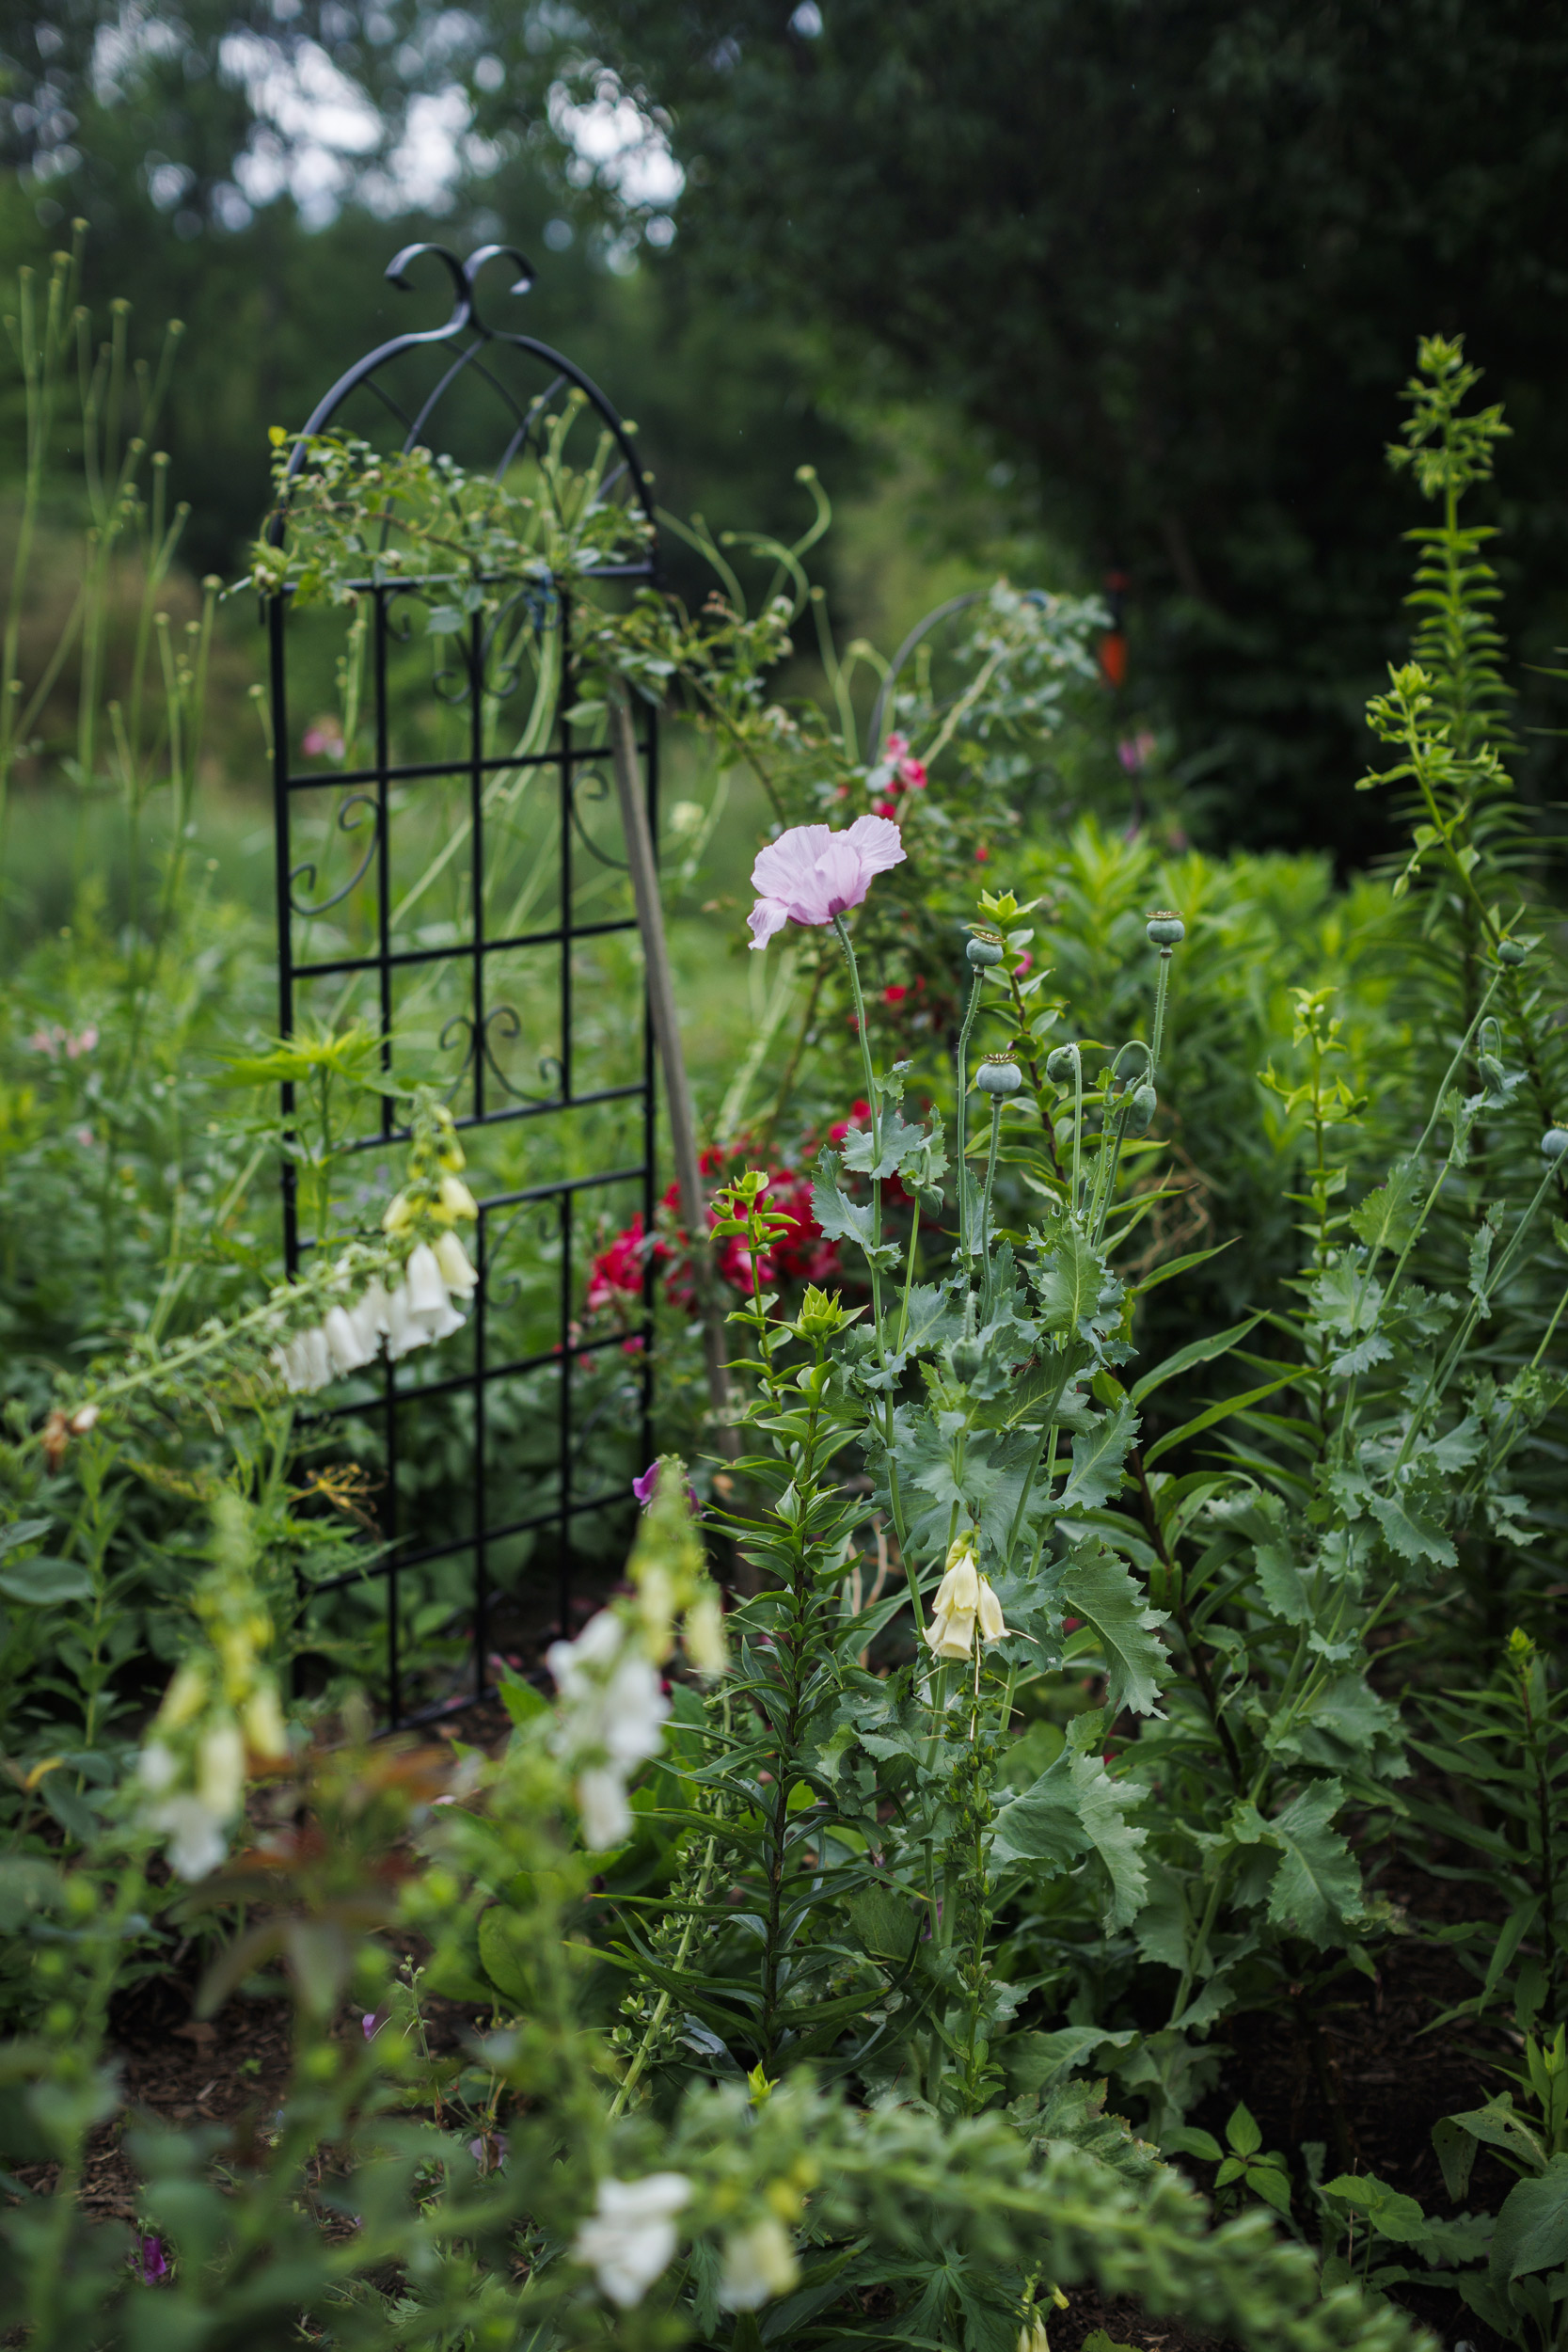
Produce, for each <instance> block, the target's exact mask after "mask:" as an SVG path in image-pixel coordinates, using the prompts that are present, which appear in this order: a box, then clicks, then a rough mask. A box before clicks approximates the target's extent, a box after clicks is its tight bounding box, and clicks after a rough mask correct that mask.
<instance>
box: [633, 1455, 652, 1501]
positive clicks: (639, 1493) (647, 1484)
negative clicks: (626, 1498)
mask: <svg viewBox="0 0 1568 2352" xmlns="http://www.w3.org/2000/svg"><path fill="white" fill-rule="evenodd" d="M657 1485H658V1464H657V1462H650V1463H649V1464H648V1467H647V1469H646V1470H644V1471H643V1473H642V1475H641V1478H634V1479H633V1480H632V1482H631V1490H632V1493H633V1494H634V1495H635V1496H636V1497H637V1500H638V1502H640V1503H641V1505H642V1508H643V1510H644V1511H645V1510H646V1509H647V1507H648V1505H649V1503H650V1502H652V1501H653V1499H654V1488H655V1487H656V1486H657Z"/></svg>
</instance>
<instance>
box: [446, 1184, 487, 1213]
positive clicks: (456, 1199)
mask: <svg viewBox="0 0 1568 2352" xmlns="http://www.w3.org/2000/svg"><path fill="white" fill-rule="evenodd" d="M440 1200H441V1206H442V1208H443V1209H444V1210H445V1211H446V1213H447V1215H448V1216H467V1217H475V1216H478V1215H479V1202H478V1201H477V1200H475V1199H474V1196H473V1194H472V1193H471V1192H470V1191H469V1190H468V1187H467V1184H465V1183H464V1182H463V1179H462V1177H461V1176H443V1177H442V1179H441V1192H440Z"/></svg>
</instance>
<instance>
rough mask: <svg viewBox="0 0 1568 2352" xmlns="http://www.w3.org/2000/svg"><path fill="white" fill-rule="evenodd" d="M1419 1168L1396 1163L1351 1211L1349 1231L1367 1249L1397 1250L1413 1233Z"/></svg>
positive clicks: (1413, 1163)
mask: <svg viewBox="0 0 1568 2352" xmlns="http://www.w3.org/2000/svg"><path fill="white" fill-rule="evenodd" d="M1420 1189H1421V1169H1420V1166H1419V1163H1418V1161H1415V1160H1396V1161H1395V1162H1394V1165H1393V1167H1392V1168H1390V1169H1389V1170H1388V1176H1387V1181H1386V1183H1385V1184H1380V1185H1379V1186H1378V1188H1377V1190H1376V1191H1375V1192H1370V1193H1369V1194H1368V1195H1367V1197H1366V1199H1365V1200H1363V1201H1362V1202H1361V1203H1360V1205H1359V1207H1357V1208H1355V1209H1353V1210H1352V1212H1351V1220H1350V1221H1351V1228H1352V1231H1353V1232H1355V1233H1356V1234H1357V1235H1358V1236H1359V1237H1360V1239H1361V1240H1362V1241H1364V1242H1365V1243H1366V1245H1367V1247H1368V1248H1369V1249H1370V1250H1372V1251H1374V1252H1375V1251H1377V1250H1379V1249H1392V1250H1400V1249H1402V1248H1404V1245H1405V1243H1406V1242H1407V1241H1408V1240H1409V1239H1410V1236H1411V1234H1412V1233H1413V1232H1415V1230H1416V1219H1417V1216H1418V1214H1419V1210H1420Z"/></svg>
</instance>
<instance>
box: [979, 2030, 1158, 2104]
mask: <svg viewBox="0 0 1568 2352" xmlns="http://www.w3.org/2000/svg"><path fill="white" fill-rule="evenodd" d="M1134 2038H1135V2029H1134V2028H1133V2027H1132V2026H1123V2027H1122V2028H1121V2030H1120V2031H1119V2032H1117V2033H1108V2032H1107V2031H1106V2029H1105V2027H1104V2026H1056V2027H1055V2028H1054V2030H1053V2032H1050V2033H1021V2034H1014V2035H1012V2036H1011V2037H1010V2039H1009V2040H1008V2041H1007V2042H1006V2044H1005V2046H1004V2051H1003V2064H1004V2065H1005V2066H1006V2071H1007V2088H1008V2090H1011V2091H1013V2092H1015V2093H1017V2092H1019V2091H1025V2090H1048V2089H1049V2088H1050V2086H1051V2085H1052V2084H1053V2082H1055V2081H1056V2079H1057V2078H1058V2076H1060V2075H1062V2074H1071V2072H1072V2070H1073V2068H1074V2067H1075V2066H1079V2065H1082V2064H1083V2063H1084V2061H1085V2059H1087V2058H1090V2057H1092V2055H1093V2054H1094V2052H1095V2051H1097V2050H1102V2049H1108V2050H1124V2049H1125V2048H1126V2047H1127V2044H1128V2043H1129V2042H1132V2040H1133V2039H1134Z"/></svg>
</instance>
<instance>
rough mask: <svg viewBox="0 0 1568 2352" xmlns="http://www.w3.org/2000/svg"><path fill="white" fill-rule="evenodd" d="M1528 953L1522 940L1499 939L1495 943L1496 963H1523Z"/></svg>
mask: <svg viewBox="0 0 1568 2352" xmlns="http://www.w3.org/2000/svg"><path fill="white" fill-rule="evenodd" d="M1528 953H1529V949H1528V947H1527V946H1525V944H1524V942H1523V940H1520V939H1499V940H1498V942H1497V961H1498V962H1499V963H1506V964H1510V965H1513V964H1520V963H1523V962H1524V961H1525V958H1526V957H1527V956H1528Z"/></svg>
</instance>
